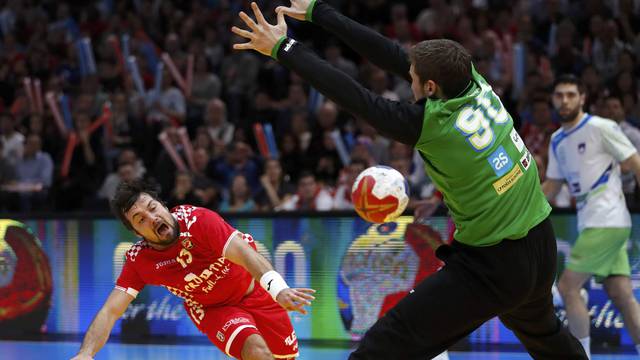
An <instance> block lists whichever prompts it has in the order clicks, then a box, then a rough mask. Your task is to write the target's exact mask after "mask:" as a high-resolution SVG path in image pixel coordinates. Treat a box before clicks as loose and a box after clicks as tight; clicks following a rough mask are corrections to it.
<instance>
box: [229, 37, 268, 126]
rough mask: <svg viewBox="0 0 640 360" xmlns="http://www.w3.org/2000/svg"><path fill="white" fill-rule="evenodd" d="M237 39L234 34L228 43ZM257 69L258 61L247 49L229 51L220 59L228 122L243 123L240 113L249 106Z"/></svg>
mask: <svg viewBox="0 0 640 360" xmlns="http://www.w3.org/2000/svg"><path fill="white" fill-rule="evenodd" d="M227 29H228V28H227ZM238 40H239V38H237V37H236V35H234V36H232V39H231V41H230V43H231V44H233V43H235V42H236V41H238ZM259 69H260V61H259V60H258V58H257V57H256V56H255V55H254V54H251V53H249V52H248V51H229V52H228V53H227V55H226V56H225V57H224V60H222V68H221V70H220V72H221V78H222V83H223V84H224V87H225V91H226V97H227V105H228V106H229V121H230V122H232V123H234V124H239V125H245V124H243V123H241V120H243V119H242V115H244V114H245V112H244V111H246V110H243V109H248V108H249V107H250V106H248V105H249V101H250V99H251V98H252V97H253V94H254V92H255V90H256V84H257V79H258V71H259Z"/></svg>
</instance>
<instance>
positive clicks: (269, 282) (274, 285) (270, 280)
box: [260, 270, 289, 300]
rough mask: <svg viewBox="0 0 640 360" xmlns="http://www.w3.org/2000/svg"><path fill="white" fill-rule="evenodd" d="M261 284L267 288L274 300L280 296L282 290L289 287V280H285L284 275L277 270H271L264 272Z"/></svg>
mask: <svg viewBox="0 0 640 360" xmlns="http://www.w3.org/2000/svg"><path fill="white" fill-rule="evenodd" d="M260 286H262V288H264V289H265V290H267V292H268V293H269V294H270V295H271V297H272V298H273V300H275V299H276V297H278V294H279V293H280V291H282V290H284V289H288V288H289V285H287V282H286V281H284V279H283V278H282V276H281V275H280V274H278V272H277V271H275V270H270V271H267V272H266V273H264V274H262V277H261V278H260Z"/></svg>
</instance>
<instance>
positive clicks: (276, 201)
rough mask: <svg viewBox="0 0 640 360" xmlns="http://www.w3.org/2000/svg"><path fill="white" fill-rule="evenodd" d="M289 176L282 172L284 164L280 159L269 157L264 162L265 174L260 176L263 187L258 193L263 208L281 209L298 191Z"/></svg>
mask: <svg viewBox="0 0 640 360" xmlns="http://www.w3.org/2000/svg"><path fill="white" fill-rule="evenodd" d="M288 178H289V176H285V175H284V173H283V172H282V165H281V164H280V161H279V160H278V159H273V158H270V159H267V160H266V161H265V163H264V174H262V176H260V184H261V185H262V188H261V189H260V191H259V192H258V194H257V195H256V200H257V202H258V204H259V206H260V208H261V209H263V210H265V211H280V210H282V204H284V203H285V202H287V201H288V200H289V198H290V197H291V196H293V195H294V194H295V192H296V188H295V186H294V185H293V184H292V183H291V182H290V181H289V179H288Z"/></svg>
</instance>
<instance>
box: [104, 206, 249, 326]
mask: <svg viewBox="0 0 640 360" xmlns="http://www.w3.org/2000/svg"><path fill="white" fill-rule="evenodd" d="M171 213H172V215H173V217H174V218H175V219H176V220H177V221H178V224H179V227H180V236H179V238H178V240H177V241H176V242H175V243H174V244H173V245H171V246H170V247H169V248H167V249H165V250H156V249H154V248H152V247H151V246H150V245H149V244H148V243H147V242H146V241H145V240H141V241H138V242H137V243H136V244H134V245H132V246H131V248H130V249H129V250H128V251H127V254H126V261H125V263H124V266H123V268H122V272H121V273H120V277H118V280H117V281H116V288H117V289H120V290H122V291H125V292H127V293H128V294H130V295H132V296H134V297H135V296H137V295H138V292H139V291H140V290H142V288H143V287H144V286H145V285H146V284H149V285H159V286H164V287H166V288H167V289H168V290H169V291H171V292H172V293H173V294H175V295H177V296H178V297H180V298H182V299H184V301H185V306H186V308H187V309H188V311H189V312H190V313H191V315H192V318H193V320H194V321H195V322H196V323H199V320H202V317H203V316H204V311H203V310H202V309H203V308H204V307H210V306H220V305H230V304H237V303H239V302H240V300H241V299H242V298H243V297H244V296H245V295H246V293H247V289H248V288H249V285H250V284H251V282H252V281H253V278H252V276H251V274H250V273H249V272H248V271H246V270H245V269H244V268H243V267H242V266H240V265H237V264H234V263H232V262H230V261H229V260H227V259H226V258H225V257H224V255H225V251H226V249H227V246H228V244H229V242H230V241H231V239H232V238H233V237H234V236H235V235H237V234H238V235H242V236H243V238H244V239H245V241H247V242H248V243H249V244H250V245H251V246H252V247H253V248H254V249H256V245H255V243H254V242H253V238H252V237H251V235H249V234H242V233H240V232H239V231H238V230H236V229H234V228H233V227H232V226H231V225H229V224H227V222H225V221H224V220H223V219H222V218H221V217H220V215H218V214H217V213H215V212H214V211H211V210H208V209H205V208H199V207H195V206H190V205H180V206H176V207H175V208H173V209H171Z"/></svg>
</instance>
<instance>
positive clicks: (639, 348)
mask: <svg viewBox="0 0 640 360" xmlns="http://www.w3.org/2000/svg"><path fill="white" fill-rule="evenodd" d="M636 351H637V352H638V355H640V344H636Z"/></svg>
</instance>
